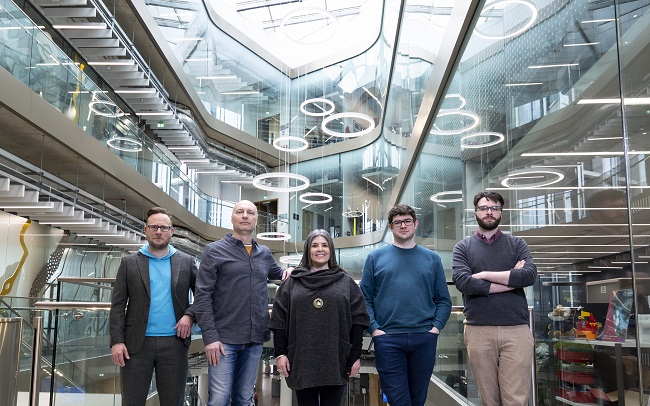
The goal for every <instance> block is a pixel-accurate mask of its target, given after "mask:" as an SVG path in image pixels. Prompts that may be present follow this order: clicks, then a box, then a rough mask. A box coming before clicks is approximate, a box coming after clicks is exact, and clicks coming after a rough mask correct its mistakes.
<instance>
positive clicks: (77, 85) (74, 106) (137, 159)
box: [0, 0, 221, 218]
mask: <svg viewBox="0 0 650 406" xmlns="http://www.w3.org/2000/svg"><path fill="white" fill-rule="evenodd" d="M0 7H2V8H3V9H4V10H5V11H6V13H5V14H4V15H3V16H2V18H0V28H1V29H0V66H1V67H3V68H4V69H6V70H7V71H8V72H10V73H12V74H13V75H14V76H15V77H16V78H18V79H19V80H21V81H22V82H23V83H24V84H26V85H27V86H29V87H30V88H31V89H32V90H33V91H34V92H36V93H38V94H39V95H40V96H41V97H43V99H45V100H46V101H48V102H49V103H50V104H51V105H52V106H54V107H55V108H57V109H58V110H59V111H61V112H62V113H64V114H65V115H66V116H67V117H68V118H69V119H70V120H72V121H74V122H75V123H76V124H77V125H78V126H79V127H81V128H82V129H83V130H84V131H85V132H87V133H88V134H89V135H91V136H92V137H94V138H95V139H97V140H98V141H100V142H102V143H103V144H104V145H105V146H106V147H107V148H108V149H109V150H111V151H112V152H113V153H115V154H116V155H117V156H119V157H120V158H121V159H122V160H123V161H124V162H126V163H127V164H129V165H130V166H131V167H132V168H133V169H135V170H136V171H138V172H140V173H141V174H142V175H144V176H145V177H147V178H148V179H150V180H151V181H152V182H153V183H154V184H156V185H157V186H158V187H159V188H161V189H162V190H163V191H165V192H166V193H168V194H169V195H170V196H172V198H174V200H176V201H178V202H179V203H180V204H181V205H183V206H184V207H186V208H187V209H188V210H190V211H191V212H192V213H195V214H197V216H199V217H201V218H204V217H205V215H204V214H203V215H202V213H201V212H200V210H199V208H200V207H203V206H204V205H205V202H206V201H208V200H209V199H210V197H209V196H207V195H206V194H205V193H203V192H201V191H200V190H199V189H198V187H197V185H196V184H195V183H194V182H193V181H192V179H190V178H189V177H188V176H187V174H186V173H185V168H180V167H178V166H176V164H174V163H173V162H172V161H171V160H170V159H169V158H168V157H167V156H166V155H165V153H163V152H162V151H161V150H160V149H159V148H158V147H157V146H156V145H155V143H154V142H153V141H152V140H151V139H149V138H148V137H147V136H146V135H145V134H144V133H143V132H142V131H141V130H140V129H139V127H138V125H137V123H136V121H134V119H133V115H132V112H130V111H129V110H128V107H126V106H125V105H124V103H123V102H122V100H121V99H120V98H119V97H117V96H116V95H115V94H114V93H113V92H112V91H111V90H105V89H103V88H100V87H99V86H98V85H97V84H96V83H95V82H93V80H92V79H91V78H90V76H89V74H92V76H93V77H94V76H96V74H94V72H90V71H89V74H87V73H86V72H87V71H88V69H89V68H88V67H87V65H86V64H85V63H83V62H77V61H73V60H72V59H71V58H70V57H69V56H68V55H67V54H66V53H64V52H63V51H62V50H61V49H60V48H59V47H58V46H57V45H56V44H55V42H54V41H53V39H52V35H51V34H50V33H48V32H44V31H41V29H39V28H38V26H37V25H38V24H36V23H35V22H33V21H32V20H31V19H30V18H29V17H27V15H26V14H25V13H24V12H23V11H22V10H21V9H20V7H18V6H16V4H14V3H13V2H11V1H9V0H0ZM26 7H29V6H28V5H26ZM55 35H56V34H55ZM129 113H130V114H129ZM217 201H218V202H221V200H219V199H217Z"/></svg>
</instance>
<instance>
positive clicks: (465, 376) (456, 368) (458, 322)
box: [433, 310, 481, 405]
mask: <svg viewBox="0 0 650 406" xmlns="http://www.w3.org/2000/svg"><path fill="white" fill-rule="evenodd" d="M464 320H465V317H464V316H463V313H462V310H454V311H453V312H452V313H451V316H450V317H449V321H447V324H446V325H445V328H444V329H443V330H442V332H441V333H440V336H439V337H438V347H437V350H436V357H437V358H436V365H435V367H434V370H433V376H434V377H436V378H437V379H438V380H439V381H440V382H441V383H442V384H444V385H446V386H447V387H449V388H450V389H452V390H454V391H455V392H457V393H458V394H459V395H460V396H462V397H463V398H465V399H466V400H467V402H468V404H476V405H478V404H480V403H481V402H480V398H479V396H478V389H477V387H476V383H475V381H474V377H473V375H472V370H471V367H470V366H469V357H468V356H467V348H466V347H465V342H464V340H463V326H464V325H463V322H464Z"/></svg>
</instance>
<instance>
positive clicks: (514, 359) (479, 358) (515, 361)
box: [465, 324, 535, 406]
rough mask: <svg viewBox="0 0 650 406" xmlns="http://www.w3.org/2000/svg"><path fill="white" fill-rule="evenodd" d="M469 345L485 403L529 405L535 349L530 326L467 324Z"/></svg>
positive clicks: (504, 405)
mask: <svg viewBox="0 0 650 406" xmlns="http://www.w3.org/2000/svg"><path fill="white" fill-rule="evenodd" d="M465 346H466V347H467V354H468V356H469V363H470V366H471V367H472V373H473V374H474V379H475V380H476V383H477V385H478V390H479V394H480V396H481V405H483V406H500V405H503V406H525V405H528V398H529V397H530V387H531V380H532V377H531V369H532V366H533V353H534V350H535V339H534V338H533V334H532V333H531V332H530V329H529V328H528V325H525V324H524V325H519V326H472V325H465Z"/></svg>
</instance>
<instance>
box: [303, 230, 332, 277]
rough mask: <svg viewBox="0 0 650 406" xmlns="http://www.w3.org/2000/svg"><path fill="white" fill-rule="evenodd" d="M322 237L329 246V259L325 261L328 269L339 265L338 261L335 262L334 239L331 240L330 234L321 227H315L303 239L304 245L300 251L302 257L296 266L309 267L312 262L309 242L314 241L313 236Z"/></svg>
mask: <svg viewBox="0 0 650 406" xmlns="http://www.w3.org/2000/svg"><path fill="white" fill-rule="evenodd" d="M318 236H320V237H323V238H325V241H327V245H329V247H330V259H329V261H328V262H327V266H328V267H329V268H330V269H336V268H338V267H339V264H338V262H336V252H335V248H334V241H332V236H331V235H330V233H328V232H327V231H325V230H323V229H317V230H314V231H312V232H311V233H309V235H308V236H307V239H305V247H304V250H303V252H302V258H301V259H300V263H299V264H298V266H300V267H302V268H305V269H311V267H312V265H313V264H312V262H311V255H310V254H309V251H310V248H311V243H312V242H313V241H314V238H316V237H318Z"/></svg>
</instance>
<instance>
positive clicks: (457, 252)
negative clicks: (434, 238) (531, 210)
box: [452, 192, 537, 406]
mask: <svg viewBox="0 0 650 406" xmlns="http://www.w3.org/2000/svg"><path fill="white" fill-rule="evenodd" d="M503 203H504V201H503V197H502V196H501V195H500V194H498V193H496V192H481V193H478V194H477V195H476V196H474V217H475V218H476V222H477V223H478V230H477V231H476V233H475V234H474V235H472V236H471V237H468V238H465V239H464V240H462V241H460V242H458V244H456V246H455V247H454V252H453V264H452V266H453V269H454V272H453V275H452V279H453V281H454V283H455V284H456V287H457V288H458V290H459V291H460V292H461V293H462V294H463V299H464V300H465V310H464V314H465V345H466V346H467V354H468V356H469V363H470V365H471V367H472V373H473V374H474V379H476V383H477V385H478V389H479V393H480V395H481V405H484V406H501V405H503V406H526V405H528V397H529V395H530V388H531V377H530V372H531V369H532V367H533V351H534V345H535V340H534V338H533V334H532V333H531V331H530V329H529V325H528V322H529V320H528V319H529V314H528V302H527V300H526V294H525V293H524V288H525V287H526V286H530V285H532V284H534V283H535V280H536V279H537V268H536V266H535V264H534V263H533V259H532V257H531V255H530V251H529V249H528V245H527V244H526V242H525V241H524V240H523V239H521V238H518V237H513V236H511V235H509V234H503V233H502V232H501V231H500V230H499V223H500V222H501V212H502V210H503Z"/></svg>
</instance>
